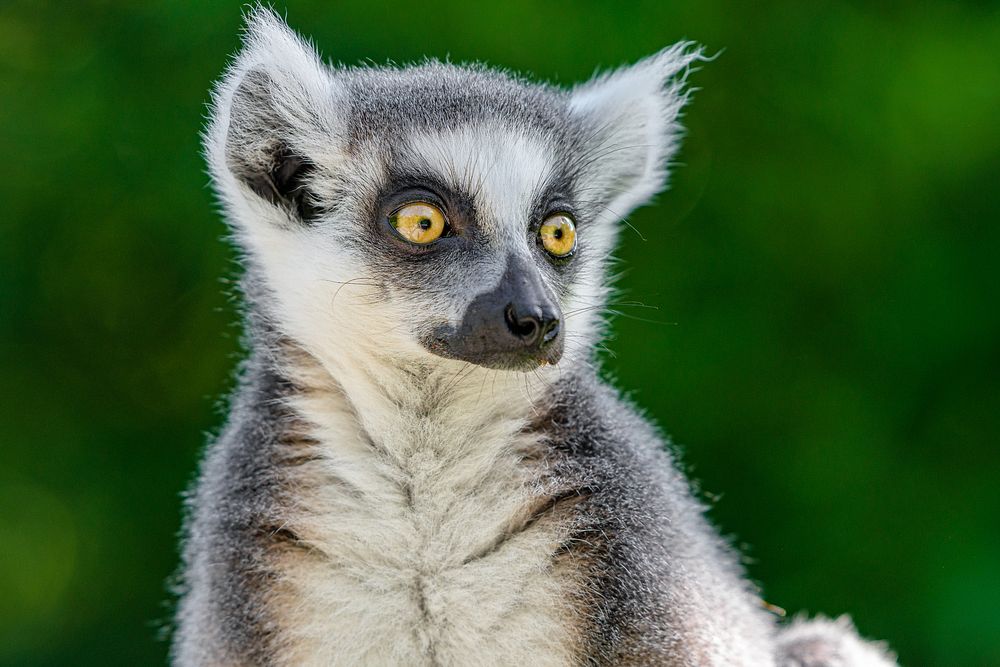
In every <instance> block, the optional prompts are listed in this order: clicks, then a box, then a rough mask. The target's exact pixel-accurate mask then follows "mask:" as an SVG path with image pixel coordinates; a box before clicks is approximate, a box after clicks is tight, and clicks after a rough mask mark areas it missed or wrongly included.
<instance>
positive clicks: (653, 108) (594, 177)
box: [570, 42, 704, 219]
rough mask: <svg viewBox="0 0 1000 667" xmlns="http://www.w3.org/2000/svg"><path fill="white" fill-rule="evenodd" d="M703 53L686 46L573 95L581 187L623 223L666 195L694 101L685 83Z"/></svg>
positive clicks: (605, 77)
mask: <svg viewBox="0 0 1000 667" xmlns="http://www.w3.org/2000/svg"><path fill="white" fill-rule="evenodd" d="M703 59H704V58H703V56H702V52H701V49H699V48H696V47H695V46H694V45H693V44H691V43H690V42H682V43H680V44H676V45H674V46H672V47H669V48H667V49H664V50H663V51H660V52H659V53H657V54H656V55H654V56H651V57H649V58H646V59H645V60H642V61H640V62H638V63H636V64H635V65H632V66H629V67H624V68H622V69H619V70H616V71H613V72H609V73H606V74H602V75H599V76H597V77H595V78H594V79H592V80H591V81H589V82H587V83H585V84H582V85H580V86H578V87H577V88H575V89H574V90H573V91H572V95H571V98H570V112H571V114H573V115H574V116H575V117H576V118H577V119H578V120H579V122H580V123H581V126H582V135H581V136H582V139H581V146H580V151H581V154H580V156H579V163H580V165H581V166H580V171H581V177H582V182H584V183H586V184H587V186H588V187H589V188H593V190H592V192H593V193H594V195H595V197H596V198H598V199H599V200H600V201H601V202H602V203H603V204H604V205H605V206H606V207H607V210H608V211H609V213H610V214H612V215H614V216H615V217H616V218H618V219H621V218H624V217H625V216H626V215H628V214H629V213H630V212H631V211H632V210H633V209H634V208H636V207H637V206H640V205H641V204H644V203H645V202H646V201H648V200H649V199H650V198H651V197H652V196H653V195H655V194H656V193H657V192H659V191H660V190H662V189H663V187H664V186H665V185H666V180H667V164H668V161H669V160H670V158H671V157H672V156H673V155H674V153H675V152H676V149H677V144H678V139H679V136H680V133H681V127H680V124H679V122H678V121H679V115H680V112H681V109H682V108H683V107H684V105H685V104H686V103H687V101H688V97H689V91H688V89H687V88H686V87H685V79H686V76H687V73H688V72H689V71H690V67H691V65H692V63H693V62H695V61H697V60H703Z"/></svg>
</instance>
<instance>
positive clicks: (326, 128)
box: [205, 7, 344, 221]
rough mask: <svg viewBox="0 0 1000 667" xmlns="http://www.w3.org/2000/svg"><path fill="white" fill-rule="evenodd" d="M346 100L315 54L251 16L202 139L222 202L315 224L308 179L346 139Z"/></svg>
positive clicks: (279, 27)
mask: <svg viewBox="0 0 1000 667" xmlns="http://www.w3.org/2000/svg"><path fill="white" fill-rule="evenodd" d="M341 99H342V94H341V91H340V89H339V86H338V85H337V82H336V80H335V76H334V74H333V73H332V72H331V70H330V69H329V68H327V67H326V66H325V65H324V64H323V62H322V61H321V60H320V58H319V55H318V54H317V53H316V51H315V49H314V48H313V47H312V46H311V45H310V44H308V43H307V42H305V41H304V40H303V39H302V38H300V37H299V36H298V35H296V34H295V33H294V32H292V30H291V29H289V28H288V26H287V25H286V24H285V23H284V21H283V20H282V19H280V18H279V17H278V16H277V15H276V14H274V12H273V11H271V10H270V9H266V8H263V7H257V8H256V9H254V10H252V11H251V12H250V13H249V14H248V16H247V25H246V31H245V37H244V42H243V49H242V50H241V51H240V53H239V55H238V56H237V57H236V60H235V62H234V63H233V64H232V66H231V67H230V68H229V70H228V71H227V72H226V74H225V75H224V76H223V78H222V80H221V81H220V82H219V84H218V85H217V87H216V89H215V91H214V96H213V102H214V104H213V110H212V121H211V124H210V126H209V128H208V130H207V131H206V133H205V148H206V153H207V155H208V160H209V164H210V166H211V169H212V173H213V176H214V177H215V179H216V184H217V186H218V187H219V189H220V191H221V193H222V195H223V197H224V198H227V199H232V198H233V197H235V196H237V194H242V195H246V196H249V197H253V196H256V197H259V198H261V199H263V200H264V201H266V202H269V203H270V204H273V205H275V206H276V207H278V208H279V209H282V210H284V211H285V212H286V213H288V214H291V215H295V216H298V217H299V218H300V219H302V220H304V221H308V220H310V219H311V218H312V217H313V216H314V215H315V212H316V211H315V209H314V202H313V199H312V198H311V196H310V194H309V192H308V189H307V185H308V180H309V176H310V174H311V173H312V172H313V171H314V170H315V169H316V165H317V157H318V156H321V155H322V154H323V153H328V152H329V151H330V150H331V147H333V146H336V145H337V143H338V139H339V138H340V137H341V136H342V134H343V125H344V123H343V120H342V119H341V118H340V117H339V115H338V111H339V110H340V109H342V108H343V107H342V106H341V105H340V104H338V102H339V101H340V100H341ZM228 186H235V188H233V187H228ZM234 189H235V190H236V191H238V192H233V190H234ZM247 190H249V192H248V191H247ZM251 193H252V194H251Z"/></svg>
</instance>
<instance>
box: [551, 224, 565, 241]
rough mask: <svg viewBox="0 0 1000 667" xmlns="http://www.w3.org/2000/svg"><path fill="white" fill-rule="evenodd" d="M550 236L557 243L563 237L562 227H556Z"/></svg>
mask: <svg viewBox="0 0 1000 667" xmlns="http://www.w3.org/2000/svg"><path fill="white" fill-rule="evenodd" d="M552 236H554V237H555V239H556V240H557V241H558V240H559V239H561V238H562V237H563V230H562V227H556V228H555V230H554V231H553V232H552Z"/></svg>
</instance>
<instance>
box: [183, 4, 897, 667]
mask: <svg viewBox="0 0 1000 667" xmlns="http://www.w3.org/2000/svg"><path fill="white" fill-rule="evenodd" d="M699 58H700V52H699V51H698V50H697V49H695V48H693V47H691V46H690V45H688V44H680V45H677V46H674V47H671V48H668V49H666V50H664V51H661V52H660V53H658V54H656V55H654V56H652V57H650V58H648V59H646V60H643V61H641V62H639V63H638V64H636V65H633V66H631V67H626V68H623V69H620V70H618V71H614V72H611V73H609V74H605V75H602V76H599V77H597V78H595V79H594V80H592V81H590V82H588V83H584V84H582V85H579V86H577V87H575V88H572V89H570V90H564V89H561V88H557V87H554V86H550V85H546V84H538V83H532V82H529V81H526V80H524V79H521V78H518V77H514V76H511V75H508V74H505V73H501V72H497V71H494V70H491V69H487V68H484V67H479V66H456V65H451V64H442V63H436V62H428V63H425V64H421V65H417V66H412V67H404V68H395V67H331V66H328V65H326V64H324V63H323V62H322V61H321V60H320V59H319V57H318V56H317V54H316V53H315V51H314V50H313V48H312V47H311V46H310V45H309V44H308V43H306V42H305V41H303V40H302V39H301V38H299V37H298V36H296V35H295V34H294V33H293V32H292V31H290V30H289V29H288V28H287V27H286V26H285V25H284V23H283V22H282V21H281V20H280V19H278V18H277V17H276V16H275V15H274V14H273V13H271V12H270V11H268V10H263V9H258V10H255V11H253V12H252V13H251V15H250V17H249V25H248V28H247V33H246V40H245V45H244V47H243V50H242V52H241V53H240V54H239V56H238V57H237V58H236V60H235V62H234V63H233V65H232V66H231V67H230V69H229V70H228V72H227V73H226V74H225V76H224V77H223V78H222V80H221V81H220V83H219V84H218V86H217V88H216V90H215V96H214V104H213V111H212V118H211V122H210V125H209V127H208V129H207V131H206V133H205V147H206V155H207V158H208V162H209V165H210V169H211V174H212V178H213V182H214V185H215V188H216V191H217V193H218V195H219V197H220V198H221V200H222V202H223V203H224V206H225V210H226V214H227V217H228V220H229V222H230V225H231V229H232V234H233V238H234V240H235V242H236V244H237V245H238V247H239V248H240V250H241V251H242V254H243V266H244V269H245V273H244V276H243V280H242V291H243V294H244V297H245V302H246V342H247V346H248V348H249V355H248V358H247V359H246V361H245V362H244V364H243V366H242V369H241V372H240V378H241V381H240V383H239V386H238V388H237V390H236V391H235V393H234V396H233V397H232V401H231V409H230V414H229V418H228V421H227V423H226V426H225V428H224V430H223V431H222V433H221V434H220V435H219V436H218V438H216V439H215V440H214V442H212V443H211V445H210V446H209V448H208V450H207V453H206V455H205V459H204V461H203V462H202V466H201V471H200V476H199V479H198V481H197V484H196V486H195V487H194V489H193V490H192V492H191V494H190V497H189V501H188V506H189V516H188V520H187V524H186V539H185V542H184V550H183V568H182V572H181V580H180V584H179V593H180V602H179V605H178V610H177V617H176V631H175V634H174V641H173V651H172V659H173V662H174V663H175V664H177V665H183V666H193V665H362V664H368V665H396V664H398V665H575V664H587V665H604V664H630V665H751V666H757V665H762V666H763V665H781V666H784V665H789V666H791V665H802V666H805V665H809V666H820V665H826V666H829V667H833V666H837V665H845V666H846V665H889V664H893V663H894V659H893V658H892V656H891V655H890V654H889V652H888V651H887V650H886V649H885V648H883V647H882V646H881V645H877V644H873V643H869V642H866V641H863V640H861V639H860V638H859V637H858V635H857V634H856V633H855V632H854V630H853V628H852V627H851V626H850V623H849V622H847V621H846V620H840V621H825V620H814V621H804V620H803V621H798V622H795V623H793V624H791V625H781V624H779V623H778V622H777V621H776V620H775V618H774V617H773V616H772V615H770V614H769V613H768V612H767V611H766V610H765V609H764V607H763V606H762V602H761V600H760V598H759V596H758V593H757V591H756V589H755V588H754V586H752V585H751V584H750V583H749V582H748V580H747V579H746V578H745V576H744V573H743V571H742V569H741V566H740V560H739V556H738V554H737V553H736V552H735V551H734V550H733V549H732V548H731V547H730V546H729V545H728V544H727V543H726V542H725V541H724V540H723V539H721V538H720V537H719V535H718V534H717V533H716V531H715V530H714V529H713V528H712V527H711V525H710V524H709V523H708V521H707V520H706V519H705V518H704V516H703V514H704V507H703V506H702V504H701V503H700V502H699V501H698V500H697V499H696V498H695V496H694V495H693V494H692V492H691V490H690V487H689V483H688V481H687V479H686V478H685V477H684V475H683V474H682V473H681V472H680V470H679V467H678V465H677V463H676V461H675V460H674V458H673V456H672V455H671V453H670V449H669V448H667V447H666V446H665V441H664V439H663V438H662V437H661V436H660V435H659V434H658V433H657V432H656V430H655V429H654V428H653V427H652V426H651V425H650V424H649V422H648V421H647V420H645V419H644V418H643V417H642V416H641V415H640V414H639V413H638V412H637V410H636V409H635V408H633V407H632V406H631V405H629V404H628V403H626V402H625V401H623V400H622V399H621V398H620V397H619V395H618V394H617V392H616V391H615V390H613V389H612V388H610V387H609V386H608V385H607V384H605V383H604V382H603V381H602V380H601V379H600V378H599V376H598V373H597V371H596V370H595V361H594V348H595V345H596V344H597V343H598V341H599V339H600V337H601V330H602V307H603V305H604V304H605V303H606V300H607V296H608V290H609V287H608V280H607V265H608V262H609V258H610V256H611V253H612V251H613V248H614V246H615V241H616V237H617V234H618V226H619V223H620V221H621V219H622V218H623V216H625V215H627V214H628V213H629V212H630V211H631V210H633V209H634V208H635V207H637V206H639V205H641V204H642V203H644V202H646V201H647V200H648V199H649V198H650V197H651V196H652V195H654V194H655V193H656V192H658V191H659V190H661V189H662V188H663V186H664V184H665V181H666V177H667V172H666V167H667V163H668V160H669V159H670V158H671V156H672V155H673V154H674V152H675V149H676V146H677V141H678V136H679V133H680V126H679V124H678V116H679V113H680V111H681V108H682V107H683V106H684V104H685V102H686V100H687V92H686V89H685V87H684V81H685V76H686V73H687V71H688V69H689V68H690V67H691V66H692V64H693V63H695V62H696V61H697V60H698V59H699Z"/></svg>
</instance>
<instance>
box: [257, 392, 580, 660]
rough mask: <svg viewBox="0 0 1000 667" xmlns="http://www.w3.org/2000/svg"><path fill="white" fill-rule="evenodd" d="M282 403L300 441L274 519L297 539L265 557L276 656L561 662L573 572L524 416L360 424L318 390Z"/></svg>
mask: <svg viewBox="0 0 1000 667" xmlns="http://www.w3.org/2000/svg"><path fill="white" fill-rule="evenodd" d="M292 405H293V408H294V409H295V410H296V411H297V412H298V414H299V415H301V417H302V418H303V421H304V423H305V427H304V431H305V432H304V433H303V436H304V438H303V439H301V440H300V441H296V442H290V443H289V444H288V445H287V446H286V448H287V455H288V457H289V461H290V463H293V464H292V465H289V466H287V468H286V473H285V474H286V477H285V480H284V481H285V488H286V489H287V490H286V492H285V496H284V498H283V502H282V511H281V514H282V516H280V517H275V520H276V521H278V522H280V523H279V525H280V526H281V527H282V528H283V529H286V530H288V531H289V532H290V533H293V534H294V535H295V536H297V539H298V545H299V546H297V547H295V548H288V549H284V550H282V551H281V552H280V555H279V556H278V557H277V558H278V562H277V563H275V567H276V569H277V572H278V575H279V579H278V582H277V585H276V587H275V589H274V591H273V594H272V596H271V598H270V600H269V612H270V614H269V615H270V616H271V618H273V619H274V620H275V622H276V625H277V628H276V633H275V636H276V643H277V645H276V647H275V648H276V651H277V653H278V656H279V660H280V662H282V663H283V664H295V665H313V664H315V665H334V664H343V665H358V664H373V665H389V664H405V665H471V664H478V665H487V664H518V663H521V664H532V665H560V664H569V663H571V662H572V661H573V655H574V651H575V650H576V648H577V645H578V636H579V632H580V628H579V622H578V619H576V618H574V615H573V614H572V611H571V607H572V600H573V591H574V590H575V587H574V586H573V583H574V579H575V578H576V577H575V573H576V572H577V569H578V565H579V564H578V563H576V564H574V563H573V561H572V560H571V559H570V558H569V557H562V558H560V557H556V554H557V553H558V552H559V548H560V546H561V545H562V544H563V542H564V541H565V540H566V539H567V538H568V534H569V518H568V513H567V512H566V511H565V510H566V508H567V507H568V506H569V505H570V504H571V503H567V502H565V501H555V500H554V497H555V493H556V489H554V488H553V483H552V482H551V480H547V478H546V476H545V463H544V460H540V459H539V458H538V457H537V443H536V438H535V436H532V435H526V434H524V433H523V432H522V427H523V421H522V420H519V419H515V418H512V417H509V416H508V417H500V416H494V418H491V419H486V420H483V419H480V418H478V417H477V416H475V415H469V414H466V415H462V413H461V412H460V411H456V410H449V411H447V415H450V416H446V415H443V414H440V413H435V412H431V413H427V414H423V415H419V414H408V415H406V416H405V417H404V416H403V415H402V414H400V413H399V412H398V410H397V411H396V412H394V411H393V410H392V409H383V410H379V411H377V413H378V414H383V415H390V416H389V417H383V418H380V419H378V420H377V422H370V423H367V424H362V423H359V417H358V413H357V412H356V406H354V405H352V404H350V403H349V402H348V401H347V400H346V398H345V397H344V395H343V394H341V393H339V392H337V391H325V390H311V391H308V392H305V393H303V394H301V395H299V396H298V397H296V398H295V399H294V400H293V403H292ZM455 415H462V416H461V417H460V418H456V416H455ZM371 433H377V435H376V436H373V435H370V434H371Z"/></svg>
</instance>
